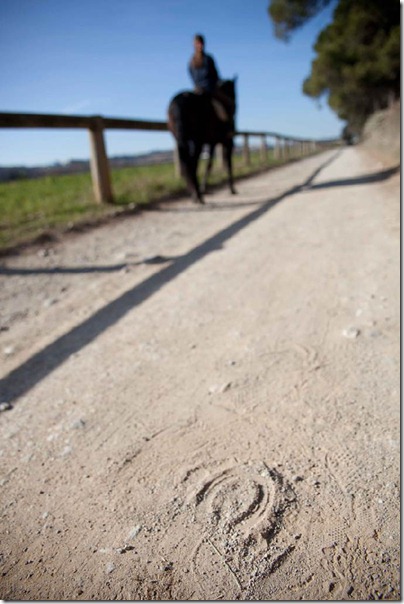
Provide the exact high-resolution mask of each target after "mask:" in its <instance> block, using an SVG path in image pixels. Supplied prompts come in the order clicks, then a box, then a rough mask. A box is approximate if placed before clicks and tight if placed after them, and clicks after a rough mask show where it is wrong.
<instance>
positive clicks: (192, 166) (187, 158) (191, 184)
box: [178, 142, 204, 203]
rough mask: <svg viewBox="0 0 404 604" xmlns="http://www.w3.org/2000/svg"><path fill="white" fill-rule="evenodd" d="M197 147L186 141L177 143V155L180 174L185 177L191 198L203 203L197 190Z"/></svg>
mask: <svg viewBox="0 0 404 604" xmlns="http://www.w3.org/2000/svg"><path fill="white" fill-rule="evenodd" d="M191 147H192V148H191ZM197 151H198V150H197V148H195V147H194V146H191V145H190V144H189V143H188V142H186V143H185V144H184V143H182V144H178V155H179V159H180V167H181V174H182V176H183V178H184V179H185V182H186V184H187V188H188V191H189V192H190V194H191V196H192V199H193V200H194V201H195V202H197V203H204V201H203V197H202V195H201V192H200V190H199V182H198V176H197V166H198V159H199V155H200V151H199V154H198V153H197Z"/></svg>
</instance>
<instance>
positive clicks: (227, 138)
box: [168, 80, 236, 203]
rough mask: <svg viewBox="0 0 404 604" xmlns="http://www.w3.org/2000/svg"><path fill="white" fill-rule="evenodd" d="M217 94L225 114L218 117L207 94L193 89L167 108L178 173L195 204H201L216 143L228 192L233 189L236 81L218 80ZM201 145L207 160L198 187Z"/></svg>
mask: <svg viewBox="0 0 404 604" xmlns="http://www.w3.org/2000/svg"><path fill="white" fill-rule="evenodd" d="M215 96H216V95H215ZM217 97H218V98H220V102H221V104H222V105H223V106H224V109H225V116H223V115H221V116H220V117H219V115H218V112H217V111H216V110H215V109H214V106H213V103H212V99H211V97H210V96H208V95H204V94H195V93H194V92H181V93H179V94H177V95H176V96H175V97H174V98H173V99H172V100H171V102H170V105H169V107H168V126H169V129H170V131H171V132H172V134H173V135H174V137H175V139H176V141H177V149H178V157H179V161H180V167H181V174H182V176H183V178H184V179H185V182H186V183H187V187H188V189H189V192H190V193H191V195H192V198H193V200H194V201H195V202H197V203H204V200H203V197H202V193H204V192H205V191H206V186H207V181H208V178H209V174H210V170H211V167H212V161H213V154H214V150H215V147H216V145H217V144H218V143H220V144H222V145H223V150H224V160H225V163H226V167H227V174H228V183H229V187H230V191H231V193H235V192H236V191H235V189H234V185H233V173H232V154H233V147H234V143H233V136H234V119H235V113H236V94H235V80H223V81H221V82H219V84H218V92H217ZM213 102H215V101H213ZM226 116H227V119H225V120H224V119H223V117H226ZM204 145H208V146H209V161H208V164H207V167H206V172H205V175H204V179H203V184H202V186H200V184H199V179H198V161H199V157H200V155H201V152H202V149H203V147H204Z"/></svg>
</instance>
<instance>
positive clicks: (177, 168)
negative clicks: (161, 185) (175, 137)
mask: <svg viewBox="0 0 404 604" xmlns="http://www.w3.org/2000/svg"><path fill="white" fill-rule="evenodd" d="M173 159H174V174H175V176H176V177H177V178H180V177H181V164H180V155H179V153H178V145H175V146H174V151H173Z"/></svg>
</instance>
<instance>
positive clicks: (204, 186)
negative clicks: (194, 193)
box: [201, 145, 215, 193]
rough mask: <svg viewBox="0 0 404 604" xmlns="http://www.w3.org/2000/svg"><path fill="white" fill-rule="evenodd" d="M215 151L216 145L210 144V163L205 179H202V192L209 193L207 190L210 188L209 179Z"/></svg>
mask: <svg viewBox="0 0 404 604" xmlns="http://www.w3.org/2000/svg"><path fill="white" fill-rule="evenodd" d="M214 151H215V145H209V159H208V163H207V165H206V170H205V173H204V176H203V180H202V186H201V191H202V193H207V190H208V181H209V176H210V173H211V170H212V165H213V158H214Z"/></svg>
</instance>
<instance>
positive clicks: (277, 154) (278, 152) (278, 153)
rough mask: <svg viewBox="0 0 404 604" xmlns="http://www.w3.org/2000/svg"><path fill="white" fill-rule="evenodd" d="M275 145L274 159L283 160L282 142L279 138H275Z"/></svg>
mask: <svg viewBox="0 0 404 604" xmlns="http://www.w3.org/2000/svg"><path fill="white" fill-rule="evenodd" d="M274 138H275V145H274V159H280V158H281V144H280V143H281V141H280V138H279V136H275V137H274Z"/></svg>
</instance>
